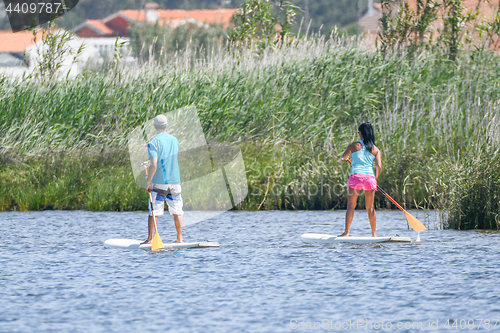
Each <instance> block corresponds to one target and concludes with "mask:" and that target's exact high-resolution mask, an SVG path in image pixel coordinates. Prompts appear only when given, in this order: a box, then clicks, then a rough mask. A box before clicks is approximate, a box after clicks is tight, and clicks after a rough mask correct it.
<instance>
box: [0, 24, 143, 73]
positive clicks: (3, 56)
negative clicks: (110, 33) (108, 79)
mask: <svg viewBox="0 0 500 333" xmlns="http://www.w3.org/2000/svg"><path fill="white" fill-rule="evenodd" d="M63 31H64V30H62V29H61V30H54V31H51V33H58V32H61V33H62V32H63ZM42 35H43V34H42V31H41V30H39V31H38V32H37V35H36V36H33V34H32V33H31V32H28V31H21V32H16V33H14V32H12V31H11V30H6V31H0V74H6V75H8V76H13V77H18V76H22V75H23V74H28V73H30V72H32V71H33V70H34V69H35V67H36V65H37V64H38V62H39V59H40V57H41V54H42V53H43V52H45V51H46V50H47V46H46V45H45V43H44V41H43V36H42ZM127 41H128V39H125V38H119V39H118V43H122V42H127ZM116 42H117V39H116V37H105V38H80V37H77V36H75V37H74V38H72V40H71V41H69V42H68V43H67V46H68V51H69V52H67V53H66V54H64V55H62V58H63V62H62V67H61V69H60V72H61V74H62V75H63V76H66V75H67V74H68V73H69V76H74V75H76V74H78V73H80V72H81V70H82V68H83V66H84V65H85V64H86V63H87V62H88V61H93V62H96V63H102V62H103V61H104V59H106V58H107V59H112V58H113V56H114V51H115V43H116ZM82 44H83V45H84V48H83V51H82V53H81V54H80V56H79V58H78V62H75V61H74V60H75V56H74V55H75V54H76V52H77V50H78V49H79V48H80V46H81V45H82ZM122 50H123V51H124V52H125V54H124V56H125V58H126V59H125V60H126V61H132V60H133V59H131V57H130V55H129V54H127V52H128V49H127V48H124V49H122Z"/></svg>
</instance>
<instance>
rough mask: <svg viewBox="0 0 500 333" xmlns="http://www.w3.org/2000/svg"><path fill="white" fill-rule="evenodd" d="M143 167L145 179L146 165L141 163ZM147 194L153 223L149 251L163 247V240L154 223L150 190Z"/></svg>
mask: <svg viewBox="0 0 500 333" xmlns="http://www.w3.org/2000/svg"><path fill="white" fill-rule="evenodd" d="M142 166H143V167H144V172H145V173H146V179H147V178H148V167H147V164H146V163H142ZM148 194H149V206H150V207H151V216H152V217H153V222H154V224H155V235H154V236H153V241H152V242H151V251H158V250H160V249H163V242H162V240H161V237H160V234H159V233H158V226H157V225H156V219H155V213H154V210H153V197H152V195H151V190H149V189H148Z"/></svg>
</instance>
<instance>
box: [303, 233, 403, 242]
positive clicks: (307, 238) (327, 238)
mask: <svg viewBox="0 0 500 333" xmlns="http://www.w3.org/2000/svg"><path fill="white" fill-rule="evenodd" d="M300 238H301V239H302V241H303V242H304V243H308V244H312V243H323V244H336V243H355V244H367V243H389V242H394V243H411V238H410V237H399V236H392V237H351V236H349V237H337V236H333V235H326V234H303V235H302V236H300Z"/></svg>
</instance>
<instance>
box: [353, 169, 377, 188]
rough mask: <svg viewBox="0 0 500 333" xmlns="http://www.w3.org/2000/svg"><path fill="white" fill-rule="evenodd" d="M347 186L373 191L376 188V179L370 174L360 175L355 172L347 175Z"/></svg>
mask: <svg viewBox="0 0 500 333" xmlns="http://www.w3.org/2000/svg"><path fill="white" fill-rule="evenodd" d="M347 186H349V187H350V188H353V189H355V190H365V191H373V190H375V191H376V190H377V180H376V179H375V177H374V176H371V175H360V174H357V173H355V174H354V175H350V176H349V181H348V182H347Z"/></svg>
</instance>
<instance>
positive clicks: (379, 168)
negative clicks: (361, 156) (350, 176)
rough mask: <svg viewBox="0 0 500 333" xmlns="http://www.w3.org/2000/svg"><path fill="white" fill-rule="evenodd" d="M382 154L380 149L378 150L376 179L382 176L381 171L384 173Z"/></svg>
mask: <svg viewBox="0 0 500 333" xmlns="http://www.w3.org/2000/svg"><path fill="white" fill-rule="evenodd" d="M381 155H382V153H381V152H380V149H378V152H377V155H375V179H377V178H378V176H379V175H380V171H382V156H381Z"/></svg>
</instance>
